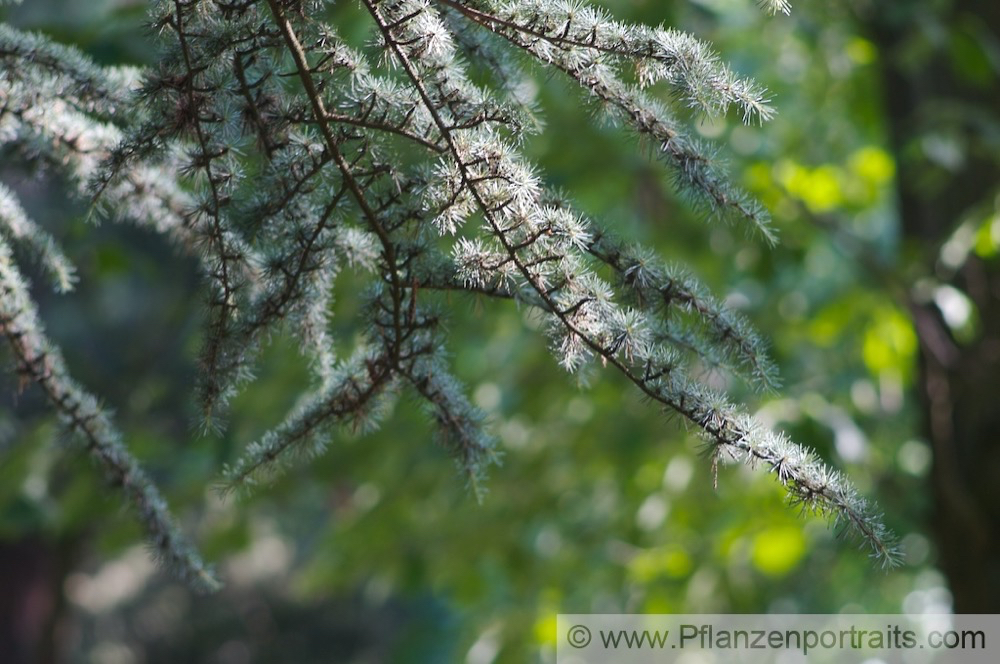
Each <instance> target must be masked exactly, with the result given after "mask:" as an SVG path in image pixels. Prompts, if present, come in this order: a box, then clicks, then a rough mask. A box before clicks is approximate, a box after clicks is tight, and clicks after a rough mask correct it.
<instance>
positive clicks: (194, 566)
mask: <svg viewBox="0 0 1000 664" xmlns="http://www.w3.org/2000/svg"><path fill="white" fill-rule="evenodd" d="M0 334H3V336H4V337H5V339H6V341H7V344H8V346H9V347H10V349H11V351H12V352H13V354H14V358H15V362H16V371H17V374H18V377H19V378H20V380H21V383H22V386H23V385H24V384H27V383H35V384H37V385H38V386H39V387H40V388H41V389H42V392H44V393H45V396H46V398H47V399H48V401H49V403H51V404H52V407H53V408H54V409H55V411H56V412H57V413H58V414H59V417H60V419H61V420H62V421H63V423H64V424H65V425H66V427H67V428H68V429H69V430H70V431H71V432H72V433H73V435H74V437H75V438H77V439H78V440H79V441H80V442H81V443H82V445H83V448H84V450H85V451H86V452H87V453H88V454H89V455H90V456H91V457H92V458H93V459H94V460H95V461H96V462H97V464H98V465H99V466H100V467H101V469H102V470H103V471H104V473H105V474H106V476H107V478H108V481H109V483H110V484H111V485H112V486H115V487H118V488H119V489H120V490H121V492H122V493H123V494H124V496H125V498H126V500H127V501H128V503H129V505H130V507H131V508H132V509H133V510H134V511H135V512H136V514H137V515H138V517H139V518H140V520H141V521H142V524H143V526H144V528H145V530H146V534H147V537H148V538H149V542H150V545H151V547H152V549H153V551H154V552H155V554H156V556H157V557H158V558H160V559H161V560H162V561H163V564H164V565H165V566H166V567H167V569H169V570H170V571H171V572H172V573H173V574H175V575H176V576H177V577H178V578H180V579H181V580H183V581H185V582H187V583H188V584H190V585H191V586H192V587H193V588H196V589H199V590H201V591H206V592H207V591H213V590H215V589H217V588H218V587H219V583H218V581H217V580H216V579H215V576H214V574H213V572H212V571H211V570H210V569H209V568H208V567H207V566H206V565H205V564H204V563H203V562H202V561H201V559H200V558H199V557H198V554H197V553H195V552H194V551H193V550H192V549H191V547H190V546H189V545H188V544H187V542H186V541H185V540H184V538H183V536H182V535H181V534H180V533H179V532H178V531H177V528H176V526H174V524H173V519H172V518H171V516H170V513H169V511H168V509H167V505H166V502H165V501H164V500H163V497H162V496H161V495H160V492H159V490H158V489H157V488H156V486H155V485H154V484H153V483H152V482H151V481H150V480H149V478H148V477H147V476H146V473H145V471H143V470H142V468H141V467H140V466H139V463H138V462H137V461H136V460H135V458H134V457H133V456H132V455H131V454H130V453H129V452H128V450H127V449H126V448H125V446H124V445H123V444H122V442H121V435H120V434H119V433H118V431H117V430H116V429H115V427H114V425H113V424H112V423H111V419H110V418H109V416H108V414H107V413H106V412H105V410H104V409H103V408H101V406H100V405H99V404H98V401H97V399H95V398H94V397H93V396H91V395H90V394H89V393H88V392H86V391H85V390H83V388H81V387H80V386H79V385H77V383H76V382H75V381H73V379H72V378H70V376H69V374H68V373H67V371H66V367H65V363H64V362H63V358H62V354H61V353H60V352H59V351H58V349H56V348H55V347H54V346H53V345H52V344H51V343H50V342H49V340H48V338H47V337H46V336H45V333H44V332H43V330H42V326H41V322H40V321H39V320H38V313H37V311H36V309H35V306H34V304H33V303H32V301H31V298H30V296H29V295H28V291H27V287H26V285H25V281H24V278H23V277H22V276H21V274H20V271H19V270H18V269H17V267H16V265H15V264H14V260H13V256H12V255H11V251H10V248H9V247H8V246H7V243H6V242H5V241H3V240H0Z"/></svg>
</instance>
